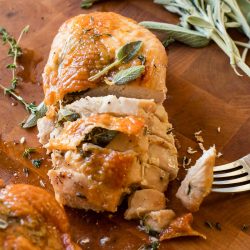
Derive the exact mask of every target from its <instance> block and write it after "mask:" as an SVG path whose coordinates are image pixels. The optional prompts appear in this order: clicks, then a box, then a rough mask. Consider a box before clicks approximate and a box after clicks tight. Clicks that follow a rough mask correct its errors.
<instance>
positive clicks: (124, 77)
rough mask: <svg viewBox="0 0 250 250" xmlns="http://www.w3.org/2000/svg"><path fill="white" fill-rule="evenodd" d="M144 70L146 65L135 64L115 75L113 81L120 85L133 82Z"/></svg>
mask: <svg viewBox="0 0 250 250" xmlns="http://www.w3.org/2000/svg"><path fill="white" fill-rule="evenodd" d="M144 70H145V66H144V65H140V66H133V67H130V68H128V69H124V70H121V71H119V72H118V73H117V74H116V75H115V76H114V77H113V79H112V82H113V83H114V84H118V85H119V84H125V83H128V82H131V81H133V80H135V79H137V78H138V77H140V76H141V75H142V73H143V72H144Z"/></svg>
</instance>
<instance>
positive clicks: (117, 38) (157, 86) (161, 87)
mask: <svg viewBox="0 0 250 250" xmlns="http://www.w3.org/2000/svg"><path fill="white" fill-rule="evenodd" d="M134 41H141V42H142V47H141V49H140V51H139V52H138V55H137V56H135V57H134V58H133V59H131V60H130V61H129V62H125V63H122V64H120V65H118V66H117V67H115V68H114V69H112V70H110V71H109V72H108V74H107V75H106V77H112V76H113V75H114V74H115V73H117V72H119V71H120V70H122V69H127V68H129V67H131V66H136V65H142V64H144V65H145V72H144V74H143V75H142V76H141V77H139V78H137V79H136V80H133V81H131V82H129V83H127V84H124V85H111V86H110V85H107V84H105V81H104V77H100V78H99V79H97V80H95V81H91V80H89V78H90V77H91V76H93V75H95V74H97V73H98V72H100V71H101V70H102V69H103V68H105V67H106V66H107V65H110V64H111V63H113V62H114V61H115V56H116V53H117V51H118V50H119V49H120V48H121V47H122V46H124V45H125V44H127V43H131V42H134ZM142 58H143V60H142ZM166 67H167V56H166V53H165V48H164V47H163V45H162V44H161V42H160V41H159V40H158V39H157V38H156V36H155V35H154V34H152V33H151V32H150V31H149V30H147V29H145V28H144V27H142V26H140V25H138V24H137V23H136V22H135V21H133V20H131V19H129V18H126V17H123V16H121V15H119V14H116V13H112V12H95V13H91V14H81V15H79V16H75V17H73V18H71V19H69V20H67V21H66V22H65V23H63V24H62V26H61V27H60V29H59V31H58V34H57V35H56V36H55V38H54V41H53V43H52V46H51V51H50V55H49V59H48V62H47V64H46V66H45V68H44V73H43V88H44V93H45V103H46V104H47V105H48V106H49V105H54V104H56V103H57V102H59V101H62V100H63V99H64V97H66V95H67V94H70V93H72V92H74V93H77V92H85V94H86V95H88V96H106V95H108V94H111V93H113V94H115V95H117V96H125V97H135V98H145V99H154V100H155V101H156V102H163V100H164V98H165V92H166V86H165V79H166Z"/></svg>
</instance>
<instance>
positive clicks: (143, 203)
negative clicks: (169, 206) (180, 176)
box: [124, 189, 166, 220]
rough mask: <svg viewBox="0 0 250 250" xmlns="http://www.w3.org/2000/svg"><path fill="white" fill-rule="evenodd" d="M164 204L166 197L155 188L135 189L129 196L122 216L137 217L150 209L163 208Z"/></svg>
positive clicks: (126, 217)
mask: <svg viewBox="0 0 250 250" xmlns="http://www.w3.org/2000/svg"><path fill="white" fill-rule="evenodd" d="M165 206H166V198H165V196H164V194H163V193H161V192H159V191H158V190H155V189H143V190H139V191H135V192H134V194H132V195H131V196H130V197H129V200H128V209H127V210H126V211H125V214H124V216H125V219H127V220H131V219H138V218H142V217H143V216H144V215H145V214H147V213H149V212H151V211H158V210H161V209H164V208H165Z"/></svg>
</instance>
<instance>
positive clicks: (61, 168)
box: [48, 145, 141, 212]
mask: <svg viewBox="0 0 250 250" xmlns="http://www.w3.org/2000/svg"><path fill="white" fill-rule="evenodd" d="M52 159H53V165H54V167H55V169H53V170H50V171H49V172H48V175H49V178H50V180H51V183H52V185H53V188H54V191H55V195H56V199H57V201H59V202H60V203H61V204H63V205H68V206H71V207H75V208H83V209H86V210H88V209H92V210H95V211H110V212H115V211H116V210H117V207H118V205H119V204H120V202H121V200H122V198H123V196H124V195H125V194H126V193H130V192H131V188H132V185H135V184H137V183H140V180H141V167H140V165H139V164H138V161H137V157H136V155H135V154H134V153H133V152H131V151H127V152H123V153H120V152H116V151H113V150H109V149H103V148H99V147H96V146H94V145H88V146H87V147H86V145H85V146H84V148H83V151H82V155H80V154H79V153H75V152H69V151H68V152H66V153H65V154H64V156H62V155H61V154H60V153H58V152H55V153H53V156H52Z"/></svg>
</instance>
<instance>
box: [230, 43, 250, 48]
mask: <svg viewBox="0 0 250 250" xmlns="http://www.w3.org/2000/svg"><path fill="white" fill-rule="evenodd" d="M234 42H235V44H236V45H239V46H241V47H245V48H248V49H250V43H243V42H240V41H234Z"/></svg>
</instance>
